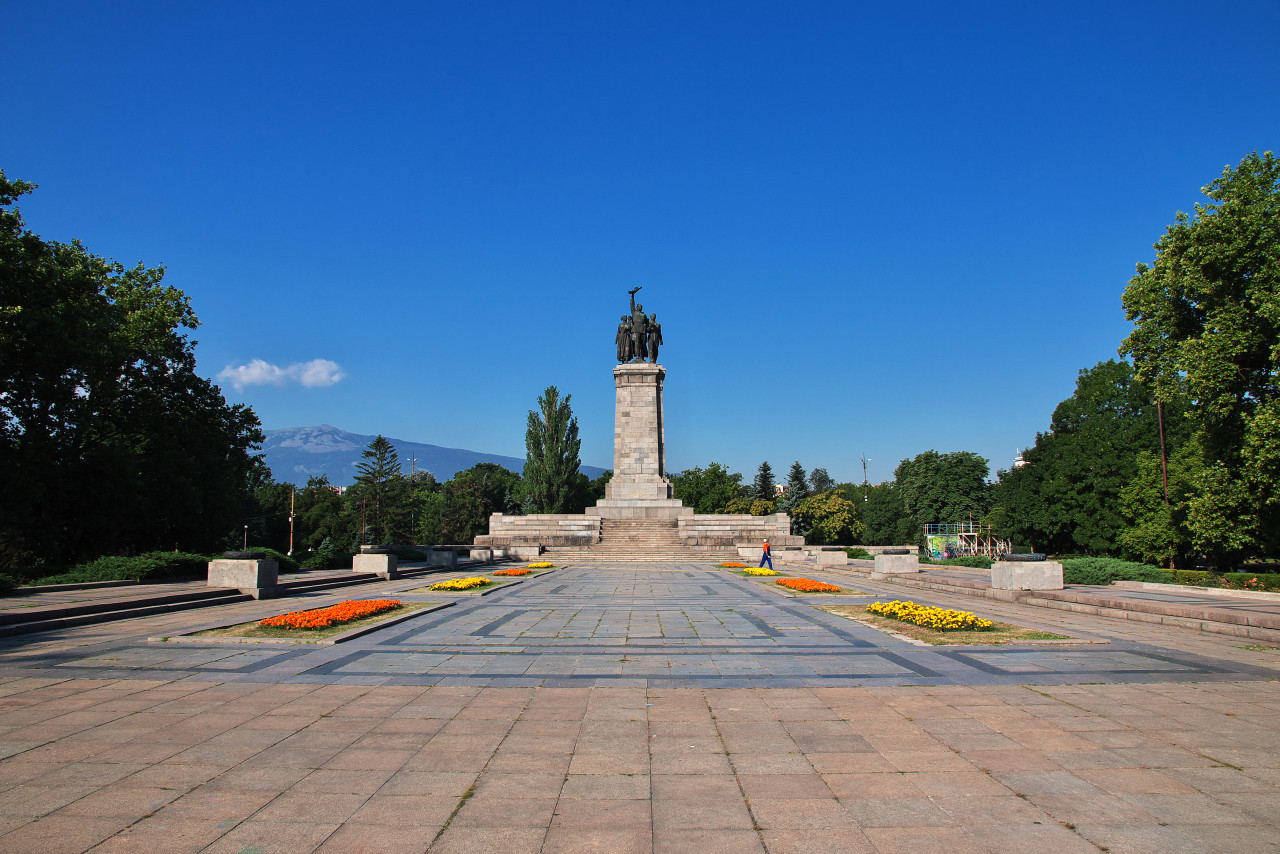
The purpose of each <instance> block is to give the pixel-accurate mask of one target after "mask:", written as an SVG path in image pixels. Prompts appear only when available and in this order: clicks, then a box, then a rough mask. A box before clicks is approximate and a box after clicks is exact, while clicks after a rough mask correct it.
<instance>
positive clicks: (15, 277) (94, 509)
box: [0, 172, 262, 568]
mask: <svg viewBox="0 0 1280 854" xmlns="http://www.w3.org/2000/svg"><path fill="white" fill-rule="evenodd" d="M33 189H34V185H32V184H28V183H25V182H22V181H11V180H9V179H7V178H6V177H5V176H4V173H3V172H0V471H3V472H4V477H5V482H6V485H7V488H5V489H3V490H0V568H16V567H17V566H20V565H23V566H28V567H29V566H32V565H37V564H39V563H40V562H48V563H50V564H66V563H70V562H72V561H74V560H78V559H82V558H88V557H93V556H96V555H99V554H104V553H121V552H128V551H146V550H150V549H173V548H174V547H175V546H177V547H181V548H183V549H186V550H189V551H208V550H212V549H214V548H216V547H217V545H219V544H220V542H221V540H222V539H223V537H224V536H225V535H226V532H227V531H228V530H230V529H232V528H237V529H240V528H241V526H242V525H243V510H244V508H243V499H244V495H245V490H246V484H247V483H248V477H249V470H250V468H251V467H252V465H253V450H254V449H255V447H256V446H257V445H258V444H259V443H260V442H261V441H262V434H261V431H260V429H259V423H258V419H257V416H255V415H254V413H253V411H252V410H251V409H249V408H248V407H245V406H229V405H228V404H227V402H226V400H225V399H224V398H223V397H222V394H221V393H220V391H219V390H218V388H217V387H216V386H214V385H212V384H211V383H209V382H208V381H207V380H205V379H203V378H201V377H199V376H197V375H196V373H195V354H194V350H193V347H194V345H193V343H192V342H191V341H190V339H189V338H188V337H187V333H186V331H184V330H191V329H195V328H196V327H197V326H198V325H199V321H198V320H197V319H196V316H195V313H194V312H193V311H192V308H191V305H190V302H189V301H188V299H187V297H186V296H185V295H183V293H182V291H180V290H178V289H177V288H174V287H171V286H167V285H165V284H163V281H162V280H163V278H164V275H165V271H164V269H163V268H147V267H144V266H142V265H141V264H139V265H137V266H136V267H132V268H126V267H124V266H123V265H121V264H118V263H115V262H112V261H108V260H105V259H103V258H101V257H98V256H96V255H93V254H91V253H90V252H89V251H88V250H86V249H85V248H84V246H82V245H81V244H80V243H79V242H72V243H69V244H66V243H57V242H54V241H46V240H43V239H41V238H40V237H39V236H38V235H36V234H33V233H32V232H30V231H28V230H27V228H26V225H25V223H24V222H23V220H22V218H21V216H20V213H19V211H18V209H17V208H16V207H14V203H15V202H16V201H17V199H18V198H19V197H20V196H22V195H24V194H26V193H29V192H31V191H32V190H33Z"/></svg>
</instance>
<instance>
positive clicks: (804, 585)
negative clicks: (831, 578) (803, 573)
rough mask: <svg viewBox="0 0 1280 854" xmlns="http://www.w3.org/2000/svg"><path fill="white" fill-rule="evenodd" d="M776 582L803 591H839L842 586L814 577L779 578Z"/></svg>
mask: <svg viewBox="0 0 1280 854" xmlns="http://www.w3.org/2000/svg"><path fill="white" fill-rule="evenodd" d="M773 583H774V584H781V585H782V586H783V587H788V588H790V589H792V590H798V591H800V592H801V593H839V592H840V588H839V587H836V586H835V585H834V584H826V583H824V582H822V581H814V580H813V579H812V578H779V579H778V580H777V581H775V582H773Z"/></svg>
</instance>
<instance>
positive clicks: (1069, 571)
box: [1062, 557, 1173, 584]
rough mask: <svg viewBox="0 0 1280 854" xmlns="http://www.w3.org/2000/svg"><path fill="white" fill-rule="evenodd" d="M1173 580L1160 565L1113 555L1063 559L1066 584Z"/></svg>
mask: <svg viewBox="0 0 1280 854" xmlns="http://www.w3.org/2000/svg"><path fill="white" fill-rule="evenodd" d="M1172 580H1173V577H1172V576H1171V575H1170V574H1169V573H1168V572H1167V571H1165V570H1163V569H1160V568H1159V567H1156V566H1148V565H1147V564H1145V563H1134V562H1133V561H1128V560H1120V559H1118V558H1113V557H1078V558H1067V559H1066V560H1063V561H1062V581H1063V583H1064V584H1110V583H1111V582H1113V581H1150V582H1154V583H1156V584H1167V583H1169V582H1170V581H1172Z"/></svg>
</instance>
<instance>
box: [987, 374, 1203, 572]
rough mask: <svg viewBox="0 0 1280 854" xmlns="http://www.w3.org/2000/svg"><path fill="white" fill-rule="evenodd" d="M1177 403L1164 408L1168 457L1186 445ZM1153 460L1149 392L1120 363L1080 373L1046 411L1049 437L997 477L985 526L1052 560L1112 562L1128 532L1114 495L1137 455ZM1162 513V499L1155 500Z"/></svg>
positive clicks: (1154, 420)
mask: <svg viewBox="0 0 1280 854" xmlns="http://www.w3.org/2000/svg"><path fill="white" fill-rule="evenodd" d="M1185 412H1186V406H1185V402H1184V401H1182V400H1180V399H1174V400H1172V401H1171V402H1169V403H1168V405H1166V406H1165V412H1164V416H1165V418H1164V420H1165V438H1166V444H1167V446H1168V448H1169V449H1170V451H1172V450H1173V449H1176V448H1177V447H1179V446H1180V445H1181V444H1182V443H1183V442H1185V441H1186V439H1187V434H1188V431H1189V425H1188V422H1187V419H1186V417H1185ZM1159 452H1160V426H1159V415H1158V413H1157V411H1156V405H1155V401H1154V399H1153V397H1152V393H1151V389H1150V388H1149V387H1147V386H1146V385H1144V384H1143V383H1141V382H1139V381H1138V380H1137V379H1136V378H1135V377H1134V374H1133V369H1132V368H1131V367H1130V366H1129V364H1128V363H1127V362H1123V361H1116V360H1114V359H1112V360H1109V361H1106V362H1099V363H1098V364H1097V365H1095V366H1094V367H1092V368H1088V369H1085V370H1082V371H1080V375H1079V377H1078V378H1077V380H1076V390H1075V392H1074V393H1073V394H1072V395H1071V397H1069V398H1067V399H1066V400H1064V401H1062V402H1061V403H1060V404H1058V406H1057V408H1056V409H1054V412H1053V418H1052V420H1051V421H1050V425H1049V430H1048V432H1046V433H1041V434H1038V435H1037V436H1036V442H1035V445H1034V446H1033V447H1031V448H1028V449H1027V451H1026V452H1025V454H1024V455H1023V457H1024V459H1025V460H1026V463H1027V464H1026V465H1025V466H1020V467H1018V468H1015V469H1013V470H1012V471H1008V472H1001V473H1000V480H999V483H998V484H997V485H996V487H995V490H994V494H993V497H994V505H995V507H994V511H993V513H992V515H991V516H990V517H988V519H987V521H990V522H991V523H992V528H993V531H994V532H995V533H996V534H997V535H999V536H1004V537H1009V538H1012V539H1014V540H1016V541H1019V542H1024V543H1028V544H1032V545H1034V546H1035V547H1036V548H1037V549H1041V550H1047V551H1049V552H1054V553H1062V552H1078V553H1085V554H1115V553H1117V551H1118V550H1119V548H1120V535H1121V533H1122V532H1123V531H1124V530H1125V529H1126V528H1127V527H1129V525H1130V521H1129V520H1127V519H1126V518H1125V515H1124V512H1123V506H1122V501H1121V491H1122V490H1123V489H1124V488H1125V487H1126V486H1127V485H1128V484H1129V483H1130V482H1131V481H1132V480H1133V479H1134V477H1136V476H1137V474H1138V461H1139V458H1140V457H1141V455H1142V454H1144V453H1155V454H1156V455H1157V457H1156V459H1157V462H1158V461H1159ZM1161 506H1163V492H1162V499H1161Z"/></svg>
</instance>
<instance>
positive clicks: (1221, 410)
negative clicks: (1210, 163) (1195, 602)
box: [1120, 151, 1280, 564]
mask: <svg viewBox="0 0 1280 854" xmlns="http://www.w3.org/2000/svg"><path fill="white" fill-rule="evenodd" d="M1203 193H1204V194H1205V196H1206V197H1208V199H1209V202H1208V203H1207V204H1197V205H1196V207H1195V216H1194V217H1192V216H1188V215H1187V214H1185V213H1181V212H1179V213H1178V214H1177V217H1176V220H1175V222H1174V224H1173V225H1171V226H1169V227H1168V229H1167V230H1166V231H1165V233H1164V235H1163V236H1162V237H1161V238H1160V240H1159V241H1158V242H1157V243H1156V244H1155V250H1156V258H1155V261H1154V262H1153V263H1152V264H1151V265H1150V266H1148V265H1146V264H1139V265H1138V267H1137V274H1136V275H1135V276H1134V277H1133V278H1132V279H1130V280H1129V285H1128V287H1127V288H1126V289H1125V292H1124V308H1125V316H1126V317H1127V318H1128V319H1129V320H1131V321H1133V324H1134V327H1133V331H1132V332H1131V333H1130V334H1129V336H1128V337H1127V338H1125V340H1124V343H1123V344H1122V345H1121V348H1120V352H1121V353H1122V354H1128V355H1131V356H1132V358H1133V363H1134V368H1135V370H1136V372H1137V376H1138V378H1139V379H1140V380H1141V381H1143V382H1145V383H1149V384H1150V385H1151V387H1152V388H1153V390H1154V392H1155V395H1156V397H1158V398H1159V399H1160V400H1162V401H1170V400H1174V399H1176V398H1177V397H1178V396H1180V395H1184V394H1185V396H1186V397H1187V398H1188V399H1189V400H1190V409H1191V417H1192V419H1193V421H1194V424H1195V426H1196V428H1197V432H1198V441H1199V442H1200V443H1201V445H1202V446H1203V449H1204V463H1205V465H1204V466H1203V468H1202V470H1201V471H1200V472H1199V473H1198V474H1197V475H1196V476H1195V485H1196V489H1195V492H1194V494H1193V495H1192V496H1191V498H1190V499H1189V504H1188V521H1187V524H1188V526H1189V529H1190V532H1191V538H1192V541H1193V544H1194V546H1195V548H1197V549H1199V550H1202V551H1204V552H1206V553H1207V554H1209V555H1210V556H1211V557H1213V558H1214V559H1215V560H1216V562H1218V563H1220V564H1230V563H1234V562H1236V561H1238V560H1239V559H1241V558H1242V557H1245V556H1248V555H1251V554H1261V553H1266V552H1271V553H1274V552H1275V551H1276V550H1277V549H1280V162H1278V161H1277V159H1276V157H1275V154H1274V153H1273V152H1270V151H1268V152H1265V153H1264V154H1261V155H1259V154H1258V153H1257V152H1256V151H1255V152H1253V153H1252V154H1249V155H1248V156H1246V157H1245V158H1244V159H1243V160H1242V161H1241V162H1240V164H1239V165H1238V166H1236V167H1235V168H1232V167H1230V166H1228V167H1226V169H1224V170H1223V173H1222V176H1221V177H1220V178H1218V179H1216V180H1214V181H1213V182H1212V183H1210V184H1209V185H1208V186H1207V187H1204V188H1203Z"/></svg>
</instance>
